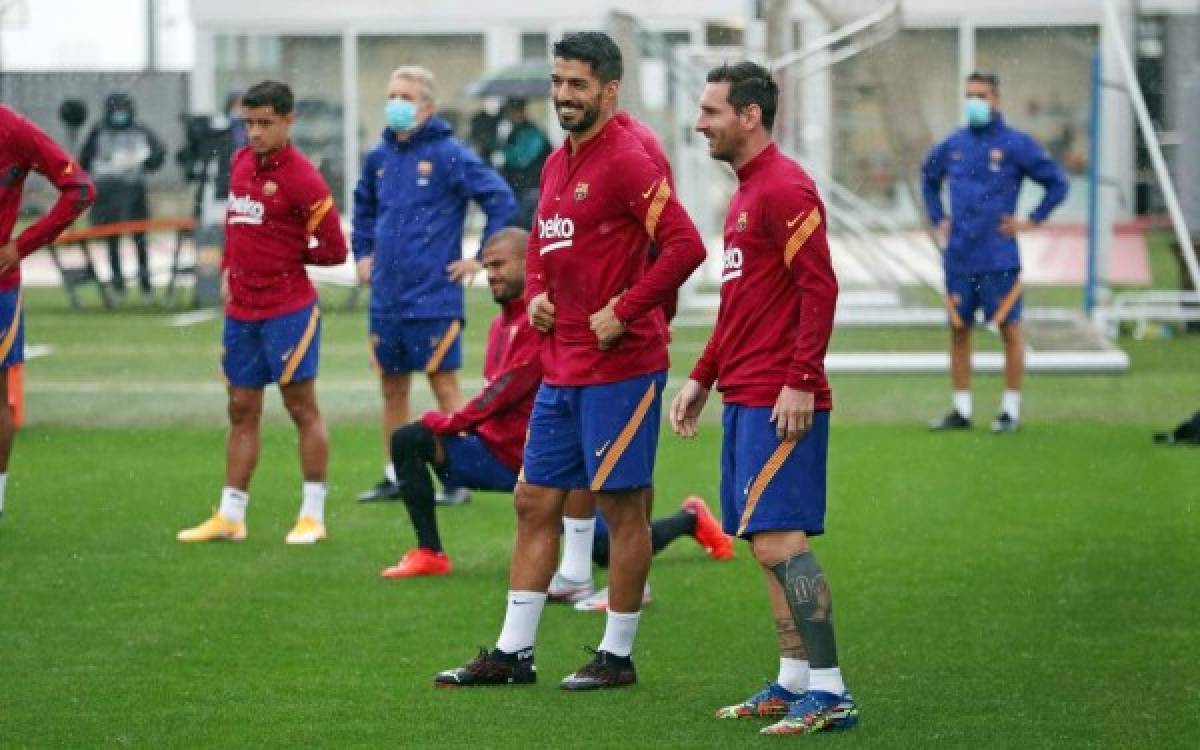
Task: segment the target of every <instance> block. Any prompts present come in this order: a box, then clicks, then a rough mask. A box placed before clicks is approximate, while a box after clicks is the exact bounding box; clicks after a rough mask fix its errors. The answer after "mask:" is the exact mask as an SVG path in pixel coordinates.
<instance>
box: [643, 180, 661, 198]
mask: <svg viewBox="0 0 1200 750" xmlns="http://www.w3.org/2000/svg"><path fill="white" fill-rule="evenodd" d="M657 185H658V183H657V182H656V183H654V184H653V185H651V186H650V189H649V190H647V191H646V192H644V193H642V198H649V197H650V194H651V193H653V192H654V188H655V187H657Z"/></svg>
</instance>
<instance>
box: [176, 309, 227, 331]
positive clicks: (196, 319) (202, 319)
mask: <svg viewBox="0 0 1200 750" xmlns="http://www.w3.org/2000/svg"><path fill="white" fill-rule="evenodd" d="M218 315H220V311H219V310H217V309H216V308H211V307H210V308H205V309H203V310H192V311H190V312H185V313H179V314H178V315H172V316H171V317H170V319H169V320H168V321H167V325H169V326H171V327H172V328H184V327H186V326H194V325H197V324H199V323H207V322H208V321H210V320H216V319H217V316H218Z"/></svg>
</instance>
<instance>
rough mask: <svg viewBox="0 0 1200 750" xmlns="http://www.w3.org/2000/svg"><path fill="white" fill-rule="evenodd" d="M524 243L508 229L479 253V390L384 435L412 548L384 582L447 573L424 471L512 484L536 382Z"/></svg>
mask: <svg viewBox="0 0 1200 750" xmlns="http://www.w3.org/2000/svg"><path fill="white" fill-rule="evenodd" d="M528 240H529V233H528V232H526V231H525V230H523V229H517V228H511V227H510V228H508V229H502V230H500V231H499V232H497V233H496V234H495V235H493V236H492V239H491V240H490V241H489V242H488V244H487V246H486V247H484V249H483V267H484V269H485V270H486V271H487V278H488V286H489V287H490V288H491V290H492V298H493V299H494V300H495V301H496V302H497V303H498V304H499V305H500V306H501V311H500V314H499V315H497V316H496V318H495V320H493V321H492V325H491V328H490V329H489V331H488V343H487V350H486V351H485V353H484V366H483V376H484V379H485V380H486V381H487V385H486V386H484V388H483V390H482V391H480V392H479V394H478V395H476V396H475V398H473V399H471V400H470V401H469V402H467V404H466V405H465V406H463V408H461V409H459V410H458V411H456V412H454V413H452V414H443V413H442V412H437V411H431V412H428V413H426V414H425V415H424V416H423V417H422V418H421V419H420V421H417V422H413V423H412V424H409V425H405V426H404V427H401V428H399V429H397V430H396V431H395V432H393V433H392V464H393V465H394V466H395V467H396V475H397V477H398V478H399V480H400V481H399V482H398V487H399V493H400V496H401V497H402V498H403V499H404V504H405V506H406V507H407V508H408V515H409V517H410V519H411V520H412V525H413V529H414V530H415V531H416V537H417V546H416V547H415V548H414V549H411V550H409V551H408V552H406V553H405V554H404V556H403V557H402V558H401V559H400V561H399V562H398V563H396V564H395V565H393V566H391V567H389V568H387V569H385V570H384V571H383V573H382V575H383V577H385V578H411V577H414V576H436V575H447V574H448V573H450V571H451V564H450V558H449V557H448V556H447V555H446V553H445V551H444V550H443V549H442V539H441V535H440V533H439V532H438V523H437V514H436V507H435V498H434V491H433V483H432V481H431V480H430V477H429V469H431V468H432V469H433V470H434V472H436V473H437V474H438V476H439V477H440V478H441V479H442V482H443V483H444V484H446V485H448V486H452V487H465V488H470V489H476V490H485V491H489V492H512V489H513V486H514V485H515V484H516V483H517V472H518V471H519V470H520V468H521V453H522V450H523V448H524V445H525V433H526V430H527V427H528V424H529V412H530V410H531V409H532V408H533V394H534V392H535V391H536V390H537V388H538V384H539V383H540V382H541V379H542V365H541V359H540V356H539V346H540V341H539V339H540V338H541V337H540V335H539V334H538V333H537V332H536V331H534V330H533V327H532V326H531V325H530V324H529V316H528V315H527V314H526V313H525V303H524V300H523V299H522V292H524V290H525V245H526V243H527V242H528Z"/></svg>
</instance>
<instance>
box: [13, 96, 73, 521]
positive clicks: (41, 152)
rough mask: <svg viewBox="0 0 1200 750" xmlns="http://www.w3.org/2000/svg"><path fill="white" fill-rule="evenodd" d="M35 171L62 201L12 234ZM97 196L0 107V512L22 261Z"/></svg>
mask: <svg viewBox="0 0 1200 750" xmlns="http://www.w3.org/2000/svg"><path fill="white" fill-rule="evenodd" d="M31 172H37V173H38V174H40V175H42V176H43V177H45V178H46V179H47V180H49V181H50V184H52V185H53V186H54V187H55V189H56V190H58V200H56V201H55V202H54V206H53V207H51V208H50V210H49V211H48V212H46V214H45V215H44V216H42V217H40V218H39V219H38V220H37V221H35V222H33V223H31V224H30V225H29V226H27V227H25V229H24V230H22V231H21V232H20V233H17V234H14V233H13V229H14V228H15V227H16V224H17V218H18V215H19V213H20V208H21V195H22V193H23V192H24V189H25V178H26V177H27V176H28V175H29V174H30V173H31ZM95 198H96V187H95V186H94V185H93V184H92V180H91V178H90V177H88V175H87V173H86V172H84V171H83V170H82V169H81V168H80V167H79V165H78V164H77V163H75V160H74V159H72V158H71V156H70V155H69V154H68V153H67V152H65V151H63V149H62V148H61V147H60V146H59V145H58V144H57V143H55V142H54V141H53V140H51V139H50V136H48V135H46V134H45V132H43V131H42V129H41V128H39V127H38V126H37V125H34V124H33V123H32V122H30V121H29V120H27V119H25V118H24V117H22V116H21V115H19V114H17V113H16V112H14V111H13V110H11V109H9V108H8V107H5V106H3V105H0V515H3V513H4V496H5V490H6V488H7V486H8V458H9V455H10V454H11V453H12V445H13V437H14V436H15V434H16V425H15V424H13V415H12V411H11V410H10V409H9V408H8V403H9V402H8V389H9V372H10V371H11V370H12V368H13V367H16V366H17V365H20V364H21V363H22V362H24V361H25V311H24V309H23V307H22V304H21V260H22V259H23V258H25V257H26V256H28V255H29V254H30V253H32V252H34V251H35V250H37V249H38V248H40V247H42V246H43V245H47V244H49V243H51V242H53V241H54V239H55V238H56V237H58V235H60V234H62V231H63V230H64V229H66V228H67V226H69V225H70V224H71V222H73V221H74V220H75V219H76V217H78V216H79V215H80V214H82V213H83V212H84V211H86V210H87V207H88V206H90V205H91V204H92V201H93V200H95ZM14 380H15V378H14Z"/></svg>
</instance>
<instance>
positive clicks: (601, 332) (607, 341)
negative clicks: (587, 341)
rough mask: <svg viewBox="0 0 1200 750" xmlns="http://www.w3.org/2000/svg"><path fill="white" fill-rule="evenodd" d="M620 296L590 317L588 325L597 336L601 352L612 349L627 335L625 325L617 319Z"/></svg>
mask: <svg viewBox="0 0 1200 750" xmlns="http://www.w3.org/2000/svg"><path fill="white" fill-rule="evenodd" d="M620 298H621V297H620V295H618V296H616V297H613V298H612V299H610V300H609V301H608V304H607V305H605V306H604V307H603V308H602V309H600V310H597V311H596V312H594V313H592V314H591V315H590V316H588V325H589V327H590V328H591V329H592V333H594V334H596V342H597V343H598V344H599V346H600V349H601V350H605V349H611V348H612V347H613V345H614V344H616V343H617V339H619V338H621V336H622V335H624V333H625V324H624V323H622V322H621V321H620V320H619V319H618V318H617V313H616V311H615V310H614V308H615V307H616V306H617V300H618V299H620Z"/></svg>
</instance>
